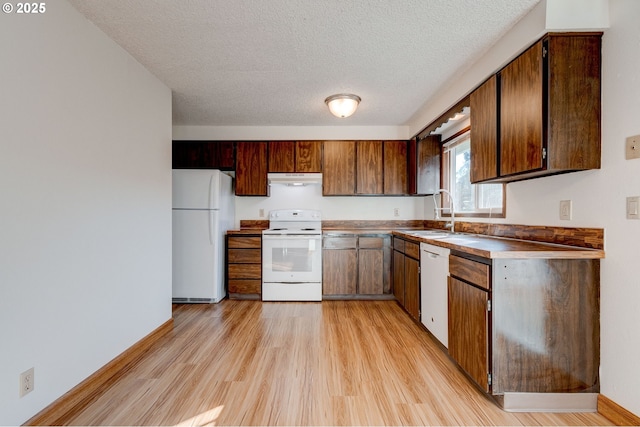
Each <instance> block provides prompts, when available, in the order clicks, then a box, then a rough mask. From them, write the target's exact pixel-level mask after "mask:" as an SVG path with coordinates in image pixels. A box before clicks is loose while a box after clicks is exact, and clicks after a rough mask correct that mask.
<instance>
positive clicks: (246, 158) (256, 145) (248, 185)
mask: <svg viewBox="0 0 640 427" xmlns="http://www.w3.org/2000/svg"><path fill="white" fill-rule="evenodd" d="M235 184H236V196H268V195H269V186H268V183H267V143H266V142H238V143H237V144H236V182H235Z"/></svg>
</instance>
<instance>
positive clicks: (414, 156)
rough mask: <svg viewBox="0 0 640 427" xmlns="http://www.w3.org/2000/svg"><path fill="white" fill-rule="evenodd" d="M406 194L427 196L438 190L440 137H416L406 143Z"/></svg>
mask: <svg viewBox="0 0 640 427" xmlns="http://www.w3.org/2000/svg"><path fill="white" fill-rule="evenodd" d="M407 151H408V154H407V157H408V183H407V185H408V193H409V194H410V195H429V194H433V193H435V192H436V191H438V189H439V188H440V163H441V155H442V154H441V153H442V148H441V146H440V135H427V136H418V137H417V138H416V139H413V140H411V141H409V142H408V148H407Z"/></svg>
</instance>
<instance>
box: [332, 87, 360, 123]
mask: <svg viewBox="0 0 640 427" xmlns="http://www.w3.org/2000/svg"><path fill="white" fill-rule="evenodd" d="M324 102H325V103H326V104H327V106H328V107H329V111H331V114H333V115H334V116H336V117H340V118H345V117H349V116H350V115H352V114H353V113H355V112H356V109H357V108H358V104H359V103H360V97H359V96H357V95H351V94H348V93H341V94H338V95H331V96H330V97H328V98H327V99H325V100H324Z"/></svg>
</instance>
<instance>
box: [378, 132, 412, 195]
mask: <svg viewBox="0 0 640 427" xmlns="http://www.w3.org/2000/svg"><path fill="white" fill-rule="evenodd" d="M383 192H384V194H389V195H391V194H407V141H384V191H383Z"/></svg>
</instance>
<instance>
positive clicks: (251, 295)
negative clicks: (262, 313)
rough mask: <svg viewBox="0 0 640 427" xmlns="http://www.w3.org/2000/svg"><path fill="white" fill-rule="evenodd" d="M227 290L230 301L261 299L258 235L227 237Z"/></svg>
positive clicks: (259, 239) (260, 256)
mask: <svg viewBox="0 0 640 427" xmlns="http://www.w3.org/2000/svg"><path fill="white" fill-rule="evenodd" d="M227 290H228V293H229V298H230V299H261V297H262V236H261V235H260V234H255V235H247V234H242V235H227Z"/></svg>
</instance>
